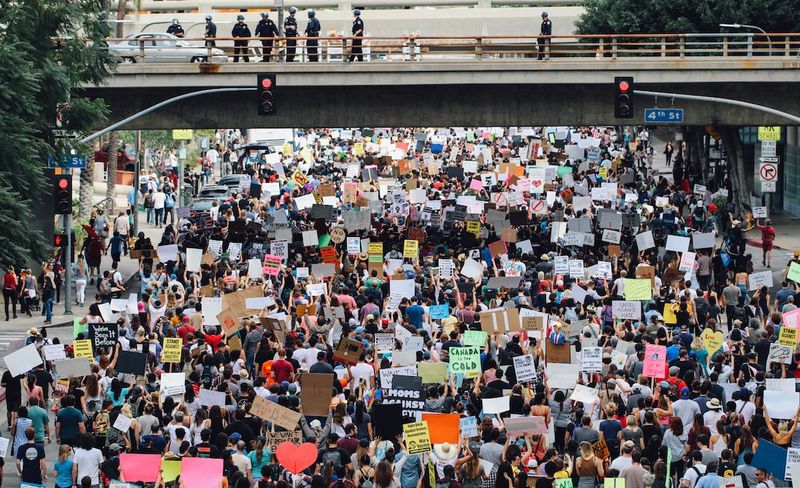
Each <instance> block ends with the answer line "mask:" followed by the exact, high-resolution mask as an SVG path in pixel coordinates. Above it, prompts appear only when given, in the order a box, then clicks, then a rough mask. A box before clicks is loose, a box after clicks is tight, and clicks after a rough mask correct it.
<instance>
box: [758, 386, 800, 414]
mask: <svg viewBox="0 0 800 488" xmlns="http://www.w3.org/2000/svg"><path fill="white" fill-rule="evenodd" d="M764 404H765V405H767V406H768V409H769V410H768V412H769V416H770V418H773V419H793V418H794V416H795V415H796V414H797V407H798V406H800V393H795V392H791V393H790V392H786V391H769V390H766V391H764Z"/></svg>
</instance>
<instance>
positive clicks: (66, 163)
mask: <svg viewBox="0 0 800 488" xmlns="http://www.w3.org/2000/svg"><path fill="white" fill-rule="evenodd" d="M47 167H48V168H50V169H54V168H62V169H84V168H86V156H80V155H77V154H62V155H61V156H59V158H58V159H56V158H54V157H53V156H48V157H47Z"/></svg>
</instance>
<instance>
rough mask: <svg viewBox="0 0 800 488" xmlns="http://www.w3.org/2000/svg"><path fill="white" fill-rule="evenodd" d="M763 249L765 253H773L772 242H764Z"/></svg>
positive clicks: (762, 243)
mask: <svg viewBox="0 0 800 488" xmlns="http://www.w3.org/2000/svg"><path fill="white" fill-rule="evenodd" d="M761 249H763V250H764V251H772V241H762V242H761Z"/></svg>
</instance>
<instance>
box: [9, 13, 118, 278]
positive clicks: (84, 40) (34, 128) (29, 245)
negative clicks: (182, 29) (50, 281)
mask: <svg viewBox="0 0 800 488" xmlns="http://www.w3.org/2000/svg"><path fill="white" fill-rule="evenodd" d="M101 12H102V5H101V4H100V3H99V2H98V1H96V0H94V1H92V0H24V1H21V2H19V1H15V2H10V1H6V0H0V66H3V69H2V70H0V147H2V148H3V150H2V151H0V263H9V264H16V265H23V264H26V263H27V262H28V261H29V260H30V259H31V258H35V259H40V258H42V257H43V256H44V255H45V254H46V252H47V250H48V249H47V248H48V247H49V244H47V241H46V240H45V238H44V236H42V235H41V233H37V232H34V231H32V230H31V222H32V221H33V220H34V218H35V217H36V218H41V217H42V216H41V215H36V216H34V212H35V211H37V209H38V208H39V206H40V204H41V203H42V202H40V199H44V200H45V202H44V205H45V208H47V207H46V205H47V204H48V203H49V202H50V200H51V197H50V196H42V193H43V192H49V189H50V188H49V184H48V180H47V179H46V171H47V170H46V167H47V157H48V155H50V154H63V153H64V152H68V151H69V150H70V149H72V148H74V149H78V150H82V151H86V150H87V148H83V147H77V146H75V144H74V143H72V142H70V141H65V140H55V139H53V138H52V135H51V132H50V128H51V127H52V126H53V125H54V122H55V114H56V107H57V106H58V104H60V103H64V102H69V105H68V106H67V108H66V110H64V112H63V117H62V118H63V129H66V130H70V131H77V132H79V133H81V132H86V131H88V129H89V128H91V127H93V126H95V125H97V124H98V122H100V121H101V120H102V119H104V118H105V117H106V115H107V108H106V106H105V103H103V102H102V101H99V100H92V99H87V98H84V97H82V96H81V92H80V89H79V87H80V86H81V85H83V84H94V83H100V82H102V80H103V79H105V78H106V77H107V76H108V75H109V74H110V71H109V70H110V69H112V68H113V65H114V61H113V57H112V56H111V54H110V53H109V52H108V50H107V49H106V44H105V40H104V39H105V38H106V37H107V36H108V34H109V26H108V23H107V22H106V21H105V18H104V16H103V14H101Z"/></svg>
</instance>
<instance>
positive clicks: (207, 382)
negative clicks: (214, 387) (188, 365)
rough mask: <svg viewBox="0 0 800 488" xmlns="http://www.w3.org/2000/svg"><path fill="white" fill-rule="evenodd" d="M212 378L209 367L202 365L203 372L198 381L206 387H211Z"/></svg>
mask: <svg viewBox="0 0 800 488" xmlns="http://www.w3.org/2000/svg"><path fill="white" fill-rule="evenodd" d="M213 378H214V375H213V374H212V370H211V366H209V365H207V364H204V365H203V372H202V373H200V381H202V382H203V385H204V386H206V387H208V386H211V380H212V379H213Z"/></svg>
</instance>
